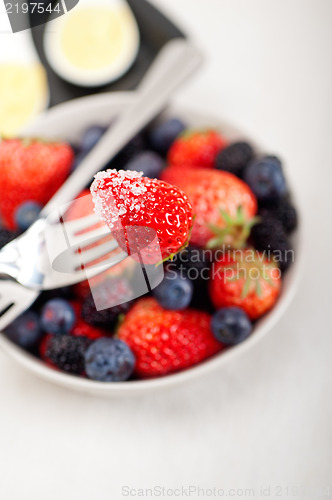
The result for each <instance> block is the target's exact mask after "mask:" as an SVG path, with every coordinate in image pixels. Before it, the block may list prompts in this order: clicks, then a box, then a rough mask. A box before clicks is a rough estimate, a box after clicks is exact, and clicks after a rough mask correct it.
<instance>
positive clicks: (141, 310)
mask: <svg viewBox="0 0 332 500" xmlns="http://www.w3.org/2000/svg"><path fill="white" fill-rule="evenodd" d="M210 321H211V317H210V315H209V314H206V313H205V312H201V311H194V310H190V309H186V310H184V311H169V310H166V309H163V308H162V307H161V306H159V305H158V303H157V301H156V300H155V299H153V298H144V299H140V300H139V301H138V302H136V304H135V305H134V306H133V308H132V309H131V310H130V311H129V313H128V314H127V315H126V317H125V319H124V321H123V323H122V324H121V326H120V328H119V331H118V336H119V338H120V339H121V340H123V341H124V342H126V343H127V344H128V345H129V347H130V348H131V349H132V351H133V353H134V355H135V357H136V368H135V372H136V374H137V375H138V376H140V377H156V376H161V375H165V374H166V373H171V372H175V371H178V370H182V369H184V368H188V367H190V366H192V365H195V364H196V363H199V362H200V361H203V360H204V359H206V358H208V357H210V356H212V355H213V354H216V353H217V352H219V351H220V350H221V349H222V345H221V344H220V343H219V342H218V341H217V340H216V339H215V338H214V336H213V334H212V332H211V329H210Z"/></svg>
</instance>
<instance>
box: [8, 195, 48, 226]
mask: <svg viewBox="0 0 332 500" xmlns="http://www.w3.org/2000/svg"><path fill="white" fill-rule="evenodd" d="M42 208H43V207H42V205H41V204H40V203H37V202H36V201H25V202H24V203H22V204H21V205H19V207H18V208H17V209H16V211H15V215H14V219H15V223H16V225H17V226H18V228H19V229H20V230H21V231H25V230H26V229H28V227H30V226H31V224H32V223H33V222H35V220H36V219H37V218H38V216H39V212H40V211H41V209H42Z"/></svg>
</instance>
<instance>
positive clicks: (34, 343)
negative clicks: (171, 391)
mask: <svg viewBox="0 0 332 500" xmlns="http://www.w3.org/2000/svg"><path fill="white" fill-rule="evenodd" d="M133 99H134V95H133V94H132V93H128V92H126V93H122V92H121V93H113V94H112V95H110V94H100V95H97V96H92V97H85V98H82V99H77V100H75V101H71V102H67V103H65V104H61V105H59V106H57V107H55V108H53V109H51V110H49V111H48V112H47V113H45V114H44V115H43V116H41V117H40V118H39V120H38V121H36V122H35V124H34V125H33V126H31V127H30V128H29V129H28V130H27V131H26V132H25V134H24V138H23V139H6V140H3V141H2V142H1V143H0V174H1V175H0V193H1V197H0V214H1V221H2V222H1V223H2V227H1V229H0V237H1V238H0V245H1V246H3V245H5V244H6V243H7V242H9V241H10V240H11V239H13V238H14V237H15V236H16V235H17V234H19V233H20V232H22V231H24V230H25V229H27V228H28V227H29V225H30V224H31V223H32V222H33V221H34V220H35V218H36V217H37V215H38V213H39V211H40V209H41V208H42V206H43V205H44V204H45V203H46V202H47V201H48V200H49V199H50V198H51V197H52V195H53V194H54V193H55V191H56V190H57V189H58V188H59V186H60V185H61V184H62V183H63V182H64V180H65V179H66V178H67V177H68V175H70V172H71V171H72V170H73V169H79V168H80V162H81V161H82V159H83V158H84V157H85V156H86V155H87V154H88V153H89V151H91V149H92V148H93V147H94V146H95V145H96V143H97V142H98V140H99V139H100V138H101V137H102V135H103V133H104V131H105V129H106V127H108V126H109V124H110V123H111V122H112V120H113V119H114V118H115V117H116V116H117V115H118V114H119V113H121V111H123V110H124V109H125V107H126V106H128V104H130V103H131V102H132V100H133ZM36 137H42V138H43V140H42V141H40V140H39V139H38V140H37V139H35V138H36ZM291 191H292V190H291V189H290V187H289V186H288V184H287V180H286V174H285V167H284V165H282V162H281V160H280V159H279V157H277V156H275V155H271V154H267V153H265V152H263V151H262V149H261V148H259V147H258V146H257V145H255V144H254V142H253V141H252V140H251V139H248V138H247V137H244V136H243V134H241V133H240V132H239V131H238V130H236V129H235V128H233V127H231V126H229V125H228V124H224V123H222V122H221V121H220V120H219V119H216V118H210V117H205V116H202V115H201V114H199V113H194V112H192V111H189V112H188V111H179V110H173V109H171V108H170V109H169V110H167V111H166V112H165V113H163V114H162V115H161V116H160V117H158V119H157V120H156V121H155V122H153V123H152V124H150V125H149V126H148V127H146V129H145V130H143V131H141V132H140V133H139V134H138V135H137V136H136V137H134V138H133V139H132V140H131V141H130V143H128V144H127V145H126V146H125V147H124V148H123V150H122V151H121V152H120V153H119V154H118V155H117V156H116V157H115V158H113V159H112V160H110V162H109V164H108V165H106V166H105V169H104V170H103V171H102V172H99V173H98V174H97V175H96V176H95V178H94V179H91V182H90V183H89V185H88V186H87V188H86V189H85V190H84V191H83V192H82V196H80V197H79V198H78V199H77V200H75V202H74V204H73V205H72V207H71V209H70V210H71V211H72V213H71V217H72V218H80V217H84V216H86V215H88V214H90V213H92V212H93V211H95V212H96V213H97V215H98V216H99V217H100V218H101V219H103V220H104V222H106V224H107V225H108V226H109V228H110V230H111V231H112V230H114V223H115V219H116V220H117V224H120V227H122V228H125V230H124V231H122V232H121V231H120V232H118V231H116V232H115V233H116V234H115V238H116V239H117V241H118V244H119V246H120V247H122V248H124V249H125V250H127V253H129V254H130V252H129V251H128V234H129V233H130V230H132V229H133V228H136V229H137V227H138V228H141V229H142V230H143V231H144V238H146V237H147V235H150V233H153V234H154V235H156V237H157V240H156V241H157V243H158V245H157V246H158V252H155V248H154V246H153V245H152V247H153V249H152V250H151V245H148V244H146V246H145V247H144V248H143V246H142V247H141V249H142V252H141V253H142V255H143V260H144V262H145V264H146V266H145V267H146V269H147V268H151V269H156V268H157V269H159V271H161V278H160V279H158V281H157V282H150V283H149V284H148V286H147V289H146V290H143V291H142V290H140V291H139V292H137V287H136V289H135V286H134V285H133V283H136V282H137V272H138V271H137V270H138V269H141V267H142V266H141V264H142V262H141V260H139V261H137V259H136V260H135V256H133V258H132V259H130V258H128V259H124V260H123V261H121V262H119V263H118V264H117V265H115V266H113V267H112V268H110V269H107V270H104V271H103V272H102V273H101V274H100V275H97V276H95V277H94V278H93V281H92V282H91V280H89V281H84V282H81V283H78V284H76V285H73V286H70V287H65V288H61V289H57V290H52V291H47V292H42V293H40V294H39V296H38V297H37V298H36V300H35V301H34V302H33V304H32V305H31V307H30V308H29V309H28V310H27V311H25V312H24V313H23V314H21V316H19V317H18V318H16V319H15V320H14V321H13V322H12V323H11V324H10V325H8V326H7V327H6V329H5V331H4V332H2V334H1V336H0V347H1V348H2V349H4V350H5V351H6V352H7V353H8V355H9V356H11V357H12V358H14V359H15V360H17V361H18V362H19V363H20V364H21V365H23V366H25V367H26V368H27V369H29V370H30V371H32V372H33V373H35V374H37V375H39V376H41V377H43V378H45V379H47V380H49V381H51V382H53V383H56V384H59V385H62V386H64V387H68V388H72V389H76V390H81V391H84V392H89V393H93V394H101V395H110V396H112V395H126V394H138V393H143V392H146V391H149V390H153V389H158V388H161V387H168V386H172V385H174V384H178V383H180V382H184V381H186V380H190V379H193V378H194V377H197V376H201V375H203V374H204V373H207V372H209V371H211V370H212V369H216V368H217V367H221V366H222V364H223V363H227V362H229V361H230V360H231V359H232V358H234V357H235V356H239V355H241V353H242V354H243V353H244V352H245V351H247V350H249V348H250V346H253V345H254V344H255V342H257V341H258V340H259V339H260V338H262V336H263V335H265V334H266V333H267V332H268V331H269V330H270V329H271V328H272V326H273V325H274V324H275V323H276V322H277V321H278V319H279V318H280V317H281V316H282V314H283V313H284V311H285V309H286V308H287V306H288V305H289V304H290V302H291V299H292V297H293V295H294V292H295V290H296V284H297V278H298V276H299V262H300V257H301V253H300V250H299V228H298V217H297V209H296V207H295V204H294V198H293V193H291ZM109 199H112V203H113V204H115V207H114V206H112V207H111V208H110V203H109V201H108V200H109ZM115 212H116V214H117V216H116V217H115V216H114V213H115ZM119 234H121V235H122V236H119ZM141 234H142V233H140V236H139V237H138V238H136V240H135V241H136V244H137V241H138V240H139V239H140V238H141ZM123 235H124V236H123ZM148 240H149V242H150V243H151V241H152V239H149V238H148ZM146 241H147V240H146ZM144 252H145V255H144ZM154 252H155V254H158V256H159V257H158V262H157V261H156V260H153V258H154V257H153V255H155V254H154ZM146 269H145V277H146V272H147V271H146ZM159 276H160V272H159ZM135 280H136V281H135ZM0 286H1V284H0ZM96 297H99V298H100V297H102V298H103V299H105V297H106V302H107V301H109V302H107V303H109V304H112V305H111V306H110V307H105V306H104V307H97V306H96Z"/></svg>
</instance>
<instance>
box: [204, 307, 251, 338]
mask: <svg viewBox="0 0 332 500" xmlns="http://www.w3.org/2000/svg"><path fill="white" fill-rule="evenodd" d="M211 329H212V332H213V335H214V336H215V338H216V339H217V340H218V341H219V342H222V343H223V344H226V345H236V344H239V343H240V342H242V341H243V340H245V339H246V338H247V337H248V336H249V335H250V333H251V332H252V324H251V321H250V319H249V317H248V315H247V314H246V313H245V312H244V311H243V309H240V308H239V307H224V308H222V309H219V310H218V311H217V312H216V313H215V314H214V315H213V316H212V319H211Z"/></svg>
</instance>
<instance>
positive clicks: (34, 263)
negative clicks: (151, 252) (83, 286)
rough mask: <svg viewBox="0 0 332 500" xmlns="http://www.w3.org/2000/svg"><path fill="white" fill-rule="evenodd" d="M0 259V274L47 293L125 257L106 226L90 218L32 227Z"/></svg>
mask: <svg viewBox="0 0 332 500" xmlns="http://www.w3.org/2000/svg"><path fill="white" fill-rule="evenodd" d="M41 222H43V221H41ZM0 256H1V261H0V274H4V275H8V276H11V277H12V278H14V279H15V280H16V281H17V282H19V283H20V284H21V285H23V286H25V287H26V288H31V289H35V290H50V289H54V288H61V287H64V286H68V285H73V284H75V283H78V282H79V281H83V280H86V279H89V278H91V277H93V276H95V275H96V274H99V273H101V272H103V271H104V270H105V269H107V268H108V267H112V266H114V265H116V264H117V263H119V262H120V261H121V260H123V259H125V258H126V257H127V256H128V254H127V253H126V252H124V251H121V249H120V248H119V246H118V243H117V241H116V240H115V239H114V238H112V235H111V232H110V230H109V228H108V227H107V225H106V224H105V223H103V222H101V221H100V220H99V219H98V218H97V216H96V215H95V214H91V215H89V216H86V217H82V218H80V219H76V220H73V221H66V222H64V221H63V222H58V223H56V224H47V225H46V226H44V224H42V227H41V229H40V228H39V224H34V225H33V226H32V227H31V228H30V229H28V231H27V232H26V233H25V234H24V235H22V236H20V237H19V238H16V240H15V241H13V242H11V243H9V244H8V245H6V246H5V247H4V249H3V250H2V252H1V253H0ZM97 261H98V263H97Z"/></svg>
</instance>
